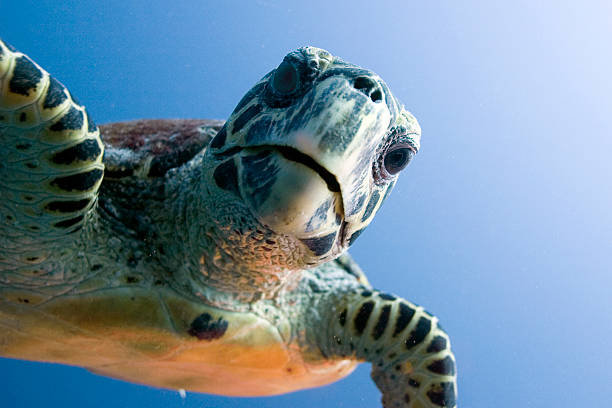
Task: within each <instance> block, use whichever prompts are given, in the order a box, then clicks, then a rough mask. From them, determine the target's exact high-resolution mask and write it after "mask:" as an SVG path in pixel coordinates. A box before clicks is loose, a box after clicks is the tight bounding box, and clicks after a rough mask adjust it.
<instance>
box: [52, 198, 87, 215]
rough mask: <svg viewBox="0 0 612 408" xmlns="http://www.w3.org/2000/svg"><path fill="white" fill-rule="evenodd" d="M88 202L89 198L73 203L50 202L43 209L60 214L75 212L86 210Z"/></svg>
mask: <svg viewBox="0 0 612 408" xmlns="http://www.w3.org/2000/svg"><path fill="white" fill-rule="evenodd" d="M90 201H91V200H90V199H89V198H84V199H82V200H73V201H51V202H50V203H48V204H46V205H45V209H46V210H49V211H57V212H60V213H69V212H75V211H80V210H82V209H84V208H86V207H87V205H88V204H89V202H90Z"/></svg>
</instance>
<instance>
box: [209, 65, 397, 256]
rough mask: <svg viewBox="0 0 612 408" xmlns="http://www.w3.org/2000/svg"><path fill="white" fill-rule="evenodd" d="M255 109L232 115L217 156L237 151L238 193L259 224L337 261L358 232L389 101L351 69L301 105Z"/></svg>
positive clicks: (375, 81) (254, 104)
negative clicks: (305, 242) (310, 244)
mask: <svg viewBox="0 0 612 408" xmlns="http://www.w3.org/2000/svg"><path fill="white" fill-rule="evenodd" d="M260 103H261V102H260V101H258V100H257V99H252V100H251V102H250V103H247V104H244V105H242V106H240V109H238V110H237V111H236V112H235V117H236V119H234V120H230V121H231V124H230V125H229V126H228V134H227V141H226V143H224V144H223V147H222V149H221V150H222V151H221V152H219V153H218V154H220V155H223V154H225V152H228V153H231V152H233V151H234V150H235V149H240V157H241V158H240V166H239V167H240V169H241V170H239V174H240V176H239V179H240V180H241V181H240V185H241V187H240V189H241V193H242V196H243V197H245V200H246V201H247V202H249V205H250V207H251V208H252V210H253V212H254V213H255V214H257V216H258V217H259V219H260V220H261V221H262V222H264V223H265V224H266V225H268V226H270V227H271V228H272V229H273V230H275V231H277V232H279V233H280V232H282V233H289V234H293V235H295V236H296V237H298V238H300V239H302V240H310V239H312V240H315V239H317V240H318V239H323V238H325V245H322V244H321V245H319V243H318V241H317V244H316V246H317V248H318V247H319V246H320V247H323V246H325V247H327V248H328V251H327V252H325V255H323V251H322V250H321V251H313V252H315V253H316V254H317V255H318V254H319V253H320V254H321V256H327V255H328V254H331V253H332V252H333V253H334V254H337V253H338V252H339V250H342V249H344V248H346V247H347V246H348V242H349V238H350V237H351V236H352V235H353V234H354V233H355V231H357V230H360V229H363V224H364V222H363V220H362V218H363V217H362V214H363V213H364V211H365V209H366V206H367V205H368V203H369V201H370V200H369V198H370V196H371V195H372V192H373V189H374V188H375V186H374V183H373V178H372V163H373V162H374V161H375V159H376V154H377V149H378V148H379V146H381V144H382V143H383V142H384V140H385V138H386V137H387V135H388V130H389V127H390V124H391V123H392V122H393V121H394V120H395V118H396V116H397V113H398V104H397V102H396V100H395V98H394V97H393V96H392V95H391V93H390V92H389V91H388V88H387V87H386V85H385V84H384V83H383V82H382V80H380V78H379V77H378V76H376V75H375V74H373V73H372V72H371V71H367V70H364V69H352V70H347V71H346V72H344V71H342V70H340V72H339V73H337V74H335V75H329V76H327V77H326V78H323V79H321V80H320V81H319V82H317V84H316V86H313V87H312V88H311V89H310V90H309V91H308V92H307V93H306V94H304V95H303V96H301V98H300V103H296V104H293V105H290V106H288V107H286V108H283V109H264V108H263V107H262V106H261V105H260ZM281 214H282V216H281ZM369 221H370V219H368V220H367V222H368V223H369ZM366 224H367V223H366ZM332 238H333V242H331V247H328V244H330V241H332ZM309 242H310V241H309ZM332 248H335V249H334V250H333V251H332V252H329V251H330V250H331V249H332Z"/></svg>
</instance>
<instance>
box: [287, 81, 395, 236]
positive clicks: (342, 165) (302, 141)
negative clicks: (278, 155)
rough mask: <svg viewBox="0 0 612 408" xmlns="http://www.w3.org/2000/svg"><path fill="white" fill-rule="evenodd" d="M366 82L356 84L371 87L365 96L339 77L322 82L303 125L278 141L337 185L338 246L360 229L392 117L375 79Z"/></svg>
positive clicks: (352, 83)
mask: <svg viewBox="0 0 612 408" xmlns="http://www.w3.org/2000/svg"><path fill="white" fill-rule="evenodd" d="M358 78H366V77H364V76H359V77H358ZM367 78H368V81H366V80H365V79H364V80H363V81H362V82H368V83H370V84H372V86H371V87H370V89H367V90H366V92H363V91H362V90H361V89H356V87H355V83H357V84H359V82H358V81H355V80H350V79H347V78H345V77H330V78H327V79H326V80H325V81H323V82H322V83H321V84H320V86H319V87H317V92H316V95H314V98H312V103H311V106H310V108H309V109H308V110H307V111H306V112H307V114H306V115H304V116H303V117H302V123H303V125H302V126H300V127H299V128H297V129H292V130H290V131H289V132H288V133H286V136H285V141H284V143H285V144H287V145H291V146H294V147H295V149H296V150H299V151H300V152H302V153H304V154H305V155H307V156H309V157H311V158H313V160H314V161H316V162H317V163H318V164H319V165H320V166H321V167H323V168H324V169H325V170H326V171H327V172H328V173H329V174H331V175H333V177H334V179H335V181H336V182H337V186H338V188H339V190H340V191H339V192H340V195H341V197H342V210H341V211H342V214H341V216H342V219H343V228H342V230H343V231H342V232H341V234H342V235H343V236H342V237H339V238H340V240H341V244H342V245H343V246H346V240H347V239H346V238H347V237H350V236H351V234H352V233H353V232H354V231H355V230H356V229H359V228H358V226H357V224H361V216H362V213H363V211H364V209H365V206H366V204H367V203H368V197H370V195H371V194H372V188H373V185H372V184H373V183H372V163H373V161H374V160H375V159H376V150H377V148H378V146H379V145H380V144H381V143H382V142H383V140H384V138H385V136H386V135H387V130H388V128H389V124H390V122H391V120H392V116H393V115H392V113H391V112H390V110H389V107H388V104H386V103H385V101H384V98H385V97H386V96H387V95H385V93H382V92H380V89H381V88H382V87H381V86H380V85H379V82H378V81H379V80H378V78H376V77H367ZM372 88H373V90H372ZM377 91H378V92H380V95H382V96H380V95H379V97H380V99H377V100H376V101H374V100H373V99H372V97H371V94H372V93H374V92H377ZM391 97H392V96H391ZM353 226H355V228H354V227H353Z"/></svg>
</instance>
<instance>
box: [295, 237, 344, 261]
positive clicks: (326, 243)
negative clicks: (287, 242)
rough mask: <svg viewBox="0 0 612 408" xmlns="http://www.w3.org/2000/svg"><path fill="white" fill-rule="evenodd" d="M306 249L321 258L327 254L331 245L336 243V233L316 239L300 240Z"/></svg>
mask: <svg viewBox="0 0 612 408" xmlns="http://www.w3.org/2000/svg"><path fill="white" fill-rule="evenodd" d="M300 241H302V242H303V243H304V244H306V246H307V247H308V249H310V250H311V251H312V252H313V253H314V254H315V255H316V256H321V255H324V254H326V253H328V252H329V250H330V249H331V247H332V245H333V244H334V242H335V241H336V233H335V232H332V233H331V234H329V235H324V236H322V237H316V238H306V239H302V240H300Z"/></svg>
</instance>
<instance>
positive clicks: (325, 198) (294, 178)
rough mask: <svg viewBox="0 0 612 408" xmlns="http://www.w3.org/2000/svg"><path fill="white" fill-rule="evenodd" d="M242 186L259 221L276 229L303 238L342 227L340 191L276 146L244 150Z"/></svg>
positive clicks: (242, 190)
mask: <svg viewBox="0 0 612 408" xmlns="http://www.w3.org/2000/svg"><path fill="white" fill-rule="evenodd" d="M240 190H241V193H242V197H244V199H245V201H246V203H247V205H248V206H249V208H250V210H251V212H252V213H253V214H254V216H255V217H256V218H257V219H258V220H259V222H261V223H262V224H264V225H265V226H267V227H268V228H270V229H271V230H273V231H274V232H276V233H279V234H287V235H290V236H293V237H295V238H298V239H302V238H310V237H319V236H323V235H329V234H335V233H336V232H337V230H338V229H339V223H337V217H336V212H337V210H338V208H341V205H340V204H339V200H340V199H339V197H337V196H339V195H338V194H337V193H333V192H331V191H330V190H329V189H328V188H327V184H326V183H325V181H324V180H323V179H322V178H321V177H320V176H319V175H318V174H317V172H315V171H314V170H312V169H310V168H309V167H307V166H305V165H303V164H300V163H297V162H294V161H290V160H287V159H285V158H284V157H283V156H282V155H281V154H280V153H278V152H277V151H275V150H259V149H257V150H250V149H249V150H245V151H243V152H241V157H240Z"/></svg>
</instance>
